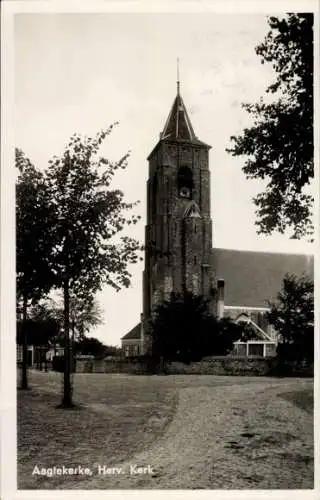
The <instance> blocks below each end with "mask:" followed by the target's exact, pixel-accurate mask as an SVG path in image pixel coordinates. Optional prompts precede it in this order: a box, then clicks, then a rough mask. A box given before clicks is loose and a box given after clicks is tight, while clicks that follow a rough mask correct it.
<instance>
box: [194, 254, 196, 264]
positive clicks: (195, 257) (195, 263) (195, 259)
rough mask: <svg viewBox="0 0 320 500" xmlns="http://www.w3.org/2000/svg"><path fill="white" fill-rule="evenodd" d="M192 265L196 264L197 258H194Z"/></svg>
mask: <svg viewBox="0 0 320 500" xmlns="http://www.w3.org/2000/svg"><path fill="white" fill-rule="evenodd" d="M194 263H195V264H196V263H197V257H196V256H195V257H194Z"/></svg>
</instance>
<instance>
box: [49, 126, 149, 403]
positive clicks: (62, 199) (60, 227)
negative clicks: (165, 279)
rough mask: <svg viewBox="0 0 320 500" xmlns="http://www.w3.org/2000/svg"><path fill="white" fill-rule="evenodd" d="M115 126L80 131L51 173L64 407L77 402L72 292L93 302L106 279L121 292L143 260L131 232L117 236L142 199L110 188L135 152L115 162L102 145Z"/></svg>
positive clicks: (133, 219) (55, 160) (56, 159)
mask: <svg viewBox="0 0 320 500" xmlns="http://www.w3.org/2000/svg"><path fill="white" fill-rule="evenodd" d="M113 126H114V125H111V126H110V127H109V128H108V129H107V130H103V131H101V132H99V133H98V134H97V135H96V137H94V138H87V137H84V138H83V137H81V136H80V135H78V134H74V135H73V136H72V137H71V139H70V142H69V144H68V145H67V147H66V148H65V151H64V153H63V154H62V156H61V157H54V158H53V160H52V161H51V162H50V166H49V168H48V170H47V172H46V177H47V179H48V185H49V186H50V192H51V199H52V206H53V210H54V213H55V224H54V228H55V234H56V238H57V243H56V246H55V254H54V258H53V261H52V262H53V267H54V269H55V272H56V277H57V287H58V288H60V289H61V290H63V301H64V326H63V329H64V335H65V370H64V388H63V398H62V403H61V407H64V408H65V407H70V406H73V403H72V396H71V381H70V361H71V360H70V336H69V335H70V295H71V294H72V296H74V297H77V300H82V299H83V300H87V299H88V298H89V297H93V296H94V294H95V293H96V292H97V291H98V290H100V289H101V286H102V284H103V283H105V284H108V285H111V286H112V287H114V288H115V289H116V290H119V289H120V288H121V287H122V286H125V287H127V286H129V284H130V278H131V275H130V272H129V270H128V264H132V263H135V262H137V261H138V253H137V252H138V250H139V248H140V246H139V243H138V242H137V241H136V240H135V239H134V238H130V237H128V236H122V237H119V238H118V239H117V240H114V237H115V236H116V235H118V233H120V232H121V231H123V229H124V228H125V226H127V225H128V224H135V223H136V222H137V221H138V220H139V218H140V217H139V216H136V215H132V216H130V217H125V215H124V213H125V212H126V211H128V210H131V209H133V208H134V207H135V206H136V203H126V202H125V201H124V199H123V198H124V195H123V192H122V191H120V190H118V189H110V184H111V181H112V178H113V176H114V174H115V173H116V171H117V170H118V169H120V168H122V169H125V168H126V167H127V160H128V157H129V154H126V155H124V156H123V157H122V158H121V159H120V160H119V161H117V162H111V161H109V160H107V159H106V158H104V157H99V156H98V153H99V149H100V146H101V144H102V142H103V140H104V139H105V138H106V136H108V135H109V134H110V133H111V131H112V129H113Z"/></svg>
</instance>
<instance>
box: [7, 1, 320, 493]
mask: <svg viewBox="0 0 320 500" xmlns="http://www.w3.org/2000/svg"><path fill="white" fill-rule="evenodd" d="M70 12H71V13H108V12H117V13H131V12H135V13H146V12H147V13H155V14H156V13H161V12H171V13H174V12H180V13H198V12H199V13H203V12H216V13H228V14H237V13H251V12H252V13H266V14H270V13H272V14H274V15H276V14H277V13H284V12H314V14H315V28H314V34H315V93H314V94H315V171H316V175H315V178H316V185H317V186H319V183H320V176H319V113H318V110H319V104H320V103H319V62H320V60H319V16H318V14H319V2H318V1H316V0H313V1H312V0H291V1H288V0H268V1H264V0H260V1H257V0H251V1H249V0H234V1H231V0H222V1H220V0H212V1H201V0H200V1H188V2H186V1H179V0H176V1H172V0H171V1H160V0H159V1H158V0H156V1H154V0H153V1H150V0H149V1H148V0H146V1H136V0H132V1H122V0H117V1H110V2H109V1H93V0H91V1H90V0H89V1H81V0H65V1H63V2H61V1H55V0H51V1H50V0H47V1H42V0H39V1H28V0H25V1H14V0H13V1H11V0H4V1H3V2H2V5H1V42H2V43H1V56H2V57H1V63H2V68H1V69H2V71H1V75H2V78H1V98H2V99H1V104H2V105H1V125H2V126H1V174H2V175H1V255H0V258H1V288H0V297H1V302H0V304H1V317H0V321H1V351H0V352H1V365H0V366H1V476H0V478H1V483H0V484H1V497H2V498H3V500H13V499H28V500H29V499H30V500H31V499H32V500H37V499H46V500H47V499H59V498H68V499H72V498H80V497H81V498H83V497H85V498H89V497H90V498H119V499H120V498H121V499H122V498H139V499H144V498H145V499H150V498H152V499H154V500H157V499H162V498H165V497H166V498H172V499H175V500H178V499H179V500H180V499H181V500H182V499H194V498H197V499H209V498H210V499H211V498H215V499H223V500H227V499H232V500H234V499H250V498H252V499H274V500H276V499H279V500H280V499H290V500H294V499H301V498H306V499H311V498H319V492H320V466H319V445H320V435H319V425H318V424H319V420H318V418H319V409H320V408H319V398H318V396H319V389H320V387H319V368H318V363H315V396H316V398H315V411H314V420H315V488H314V490H239V491H238V490H183V491H180V490H164V491H160V490H151V491H150V490H149V491H148V490H110V491H109V490H103V491H102V490H52V491H51V490H48V491H42V490H30V491H25V490H16V473H17V463H16V451H15V450H16V366H15V278H14V276H15V203H14V199H15V198H14V147H13V145H14V120H13V102H14V73H13V62H14V61H13V55H14V36H13V35H14V33H13V18H14V15H15V14H17V13H48V14H50V13H52V14H54V13H70ZM262 35H263V34H262ZM319 205H320V202H319V190H318V192H317V198H316V206H317V207H318V210H317V213H316V234H315V238H316V245H315V271H316V272H315V304H316V309H315V324H316V327H315V332H316V338H315V359H316V360H319V355H320V347H319V320H320V317H319V297H320V281H319V264H320V263H319V258H320V252H319V220H320V216H319Z"/></svg>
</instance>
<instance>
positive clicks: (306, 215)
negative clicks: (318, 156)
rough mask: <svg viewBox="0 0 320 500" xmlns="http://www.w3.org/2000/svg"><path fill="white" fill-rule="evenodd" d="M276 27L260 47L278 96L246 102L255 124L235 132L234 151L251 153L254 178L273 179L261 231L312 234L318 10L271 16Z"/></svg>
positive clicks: (260, 215) (261, 203)
mask: <svg viewBox="0 0 320 500" xmlns="http://www.w3.org/2000/svg"><path fill="white" fill-rule="evenodd" d="M268 22H269V26H270V28H271V29H270V31H269V32H268V34H267V35H266V37H265V39H264V41H263V42H262V43H261V44H260V45H259V46H258V47H256V53H257V55H259V56H261V58H262V60H261V62H262V64H263V63H264V62H268V63H271V64H272V67H273V69H274V71H275V73H276V79H275V81H274V82H273V83H272V85H270V86H269V87H268V88H267V89H266V92H267V93H268V94H274V99H273V102H267V101H264V100H263V99H261V100H260V102H259V103H257V104H243V105H242V106H243V108H244V109H246V111H247V112H248V113H249V114H250V115H251V116H252V118H253V126H252V127H250V128H246V129H244V131H243V133H242V135H239V136H238V137H234V136H233V137H231V141H232V142H233V145H232V148H230V149H227V151H228V152H230V153H232V155H233V156H242V155H244V156H246V157H247V160H246V162H245V164H244V167H243V172H244V173H245V174H246V176H247V178H249V179H267V180H268V184H267V186H266V189H265V191H264V192H262V193H260V194H258V195H257V197H256V198H254V200H253V201H254V203H255V205H256V207H257V210H256V215H257V221H256V225H257V226H258V228H259V229H258V232H259V233H264V234H271V233H272V232H274V231H279V232H280V233H284V232H285V231H286V230H288V231H290V232H291V235H292V237H293V238H301V237H302V236H304V235H308V236H311V235H312V232H313V227H312V206H313V204H312V196H311V195H310V194H309V193H310V191H309V193H308V186H309V185H310V183H311V181H312V179H313V14H311V13H306V14H288V15H286V17H285V18H283V19H280V18H276V17H270V18H269V19H268Z"/></svg>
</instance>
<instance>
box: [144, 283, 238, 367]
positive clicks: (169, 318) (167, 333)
mask: <svg viewBox="0 0 320 500" xmlns="http://www.w3.org/2000/svg"><path fill="white" fill-rule="evenodd" d="M151 331H152V353H153V355H154V356H155V357H156V358H160V357H163V358H164V360H165V361H182V362H187V363H189V362H190V361H198V360H200V359H202V358H203V357H204V356H210V355H223V354H226V353H227V352H229V351H230V350H232V348H233V342H234V341H235V340H238V339H239V337H240V336H241V328H240V327H239V326H238V325H236V324H235V323H233V322H232V321H231V320H229V319H228V318H224V319H222V320H220V321H218V320H217V319H216V318H215V317H214V316H212V315H211V314H210V311H209V301H208V300H207V299H205V298H204V297H203V296H195V295H193V294H192V293H191V292H185V293H184V294H183V295H181V294H176V293H172V294H171V298H170V300H167V301H164V302H163V303H161V304H159V305H158V306H157V307H156V308H155V310H154V315H153V319H152V321H151Z"/></svg>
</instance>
